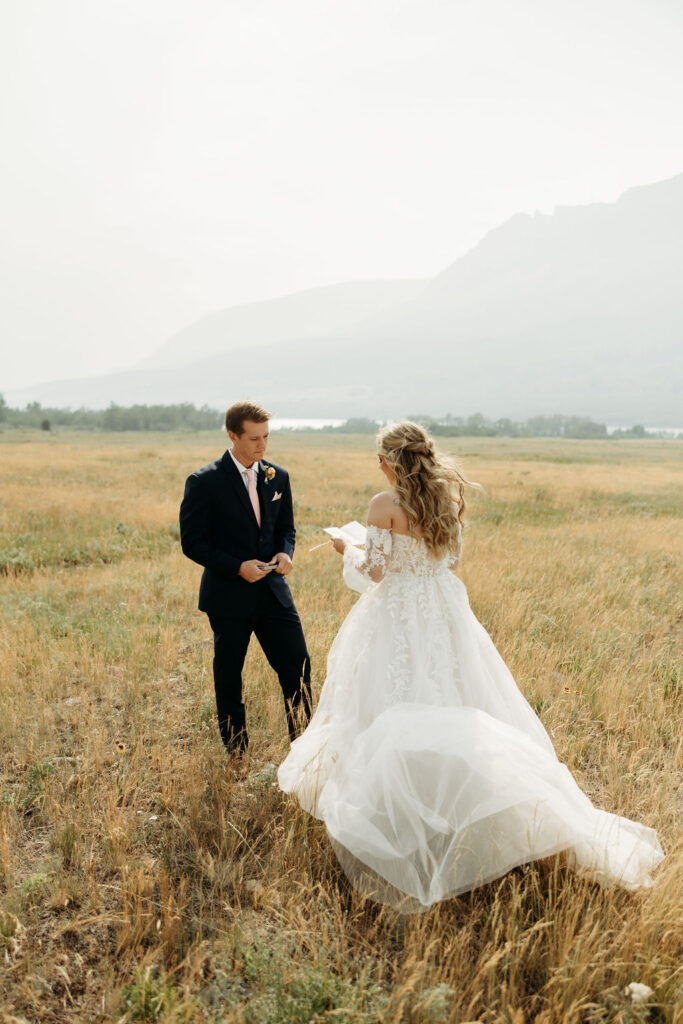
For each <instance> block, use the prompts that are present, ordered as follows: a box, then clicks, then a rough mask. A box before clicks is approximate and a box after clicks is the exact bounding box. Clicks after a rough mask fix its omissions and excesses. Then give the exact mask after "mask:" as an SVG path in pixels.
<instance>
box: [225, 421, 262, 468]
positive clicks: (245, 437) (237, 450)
mask: <svg viewBox="0 0 683 1024" xmlns="http://www.w3.org/2000/svg"><path fill="white" fill-rule="evenodd" d="M269 430H270V425H269V423H268V421H267V420H266V422H265V423H254V421H253V420H244V421H243V423H242V433H241V434H234V433H233V432H232V430H229V431H228V436H229V438H230V440H231V441H232V453H233V455H234V456H235V458H236V459H237V461H238V462H241V463H242V465H244V466H251V464H252V462H258V461H259V459H260V458H262V457H263V455H264V454H265V451H266V446H267V444H268V432H269Z"/></svg>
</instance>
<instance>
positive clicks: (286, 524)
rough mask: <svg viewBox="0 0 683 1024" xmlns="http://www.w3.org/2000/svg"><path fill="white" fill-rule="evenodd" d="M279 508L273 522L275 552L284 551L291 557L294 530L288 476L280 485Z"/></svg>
mask: <svg viewBox="0 0 683 1024" xmlns="http://www.w3.org/2000/svg"><path fill="white" fill-rule="evenodd" d="M278 504H279V506H280V508H279V511H278V516H277V520H276V523H275V531H274V536H273V540H274V543H275V553H276V554H277V552H279V551H284V553H285V554H286V555H289V557H290V558H291V557H292V555H293V554H294V542H295V537H296V530H295V529H294V508H293V506H292V488H291V485H290V482H289V476H287V479H286V481H285V482H284V484H283V485H282V498H281V499H280V501H279V502H278Z"/></svg>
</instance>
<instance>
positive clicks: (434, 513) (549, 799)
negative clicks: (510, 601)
mask: <svg viewBox="0 0 683 1024" xmlns="http://www.w3.org/2000/svg"><path fill="white" fill-rule="evenodd" d="M378 455H379V463H380V468H381V470H382V472H383V473H384V475H385V477H386V478H387V480H388V482H389V485H390V490H387V491H383V492H382V493H381V494H378V495H376V496H375V497H374V498H373V499H372V501H371V502H370V508H369V512H368V527H367V537H366V544H365V551H364V552H363V551H360V550H359V549H358V548H355V547H353V546H351V545H345V544H344V542H343V541H335V542H334V544H335V548H336V550H337V551H339V552H340V553H341V554H343V561H344V569H343V574H344V580H345V582H346V583H347V584H348V585H349V586H350V587H352V588H353V589H354V590H357V591H360V593H361V594H362V597H361V598H360V600H359V601H358V602H357V603H356V604H355V606H354V607H353V608H352V610H351V612H350V613H349V615H348V616H347V618H346V620H345V622H344V623H343V625H342V627H341V629H340V630H339V633H338V634H337V636H336V638H335V640H334V642H333V644H332V647H331V649H330V653H329V657H328V662H327V669H328V672H327V679H326V681H325V685H324V686H323V689H322V692H321V694H320V700H319V703H318V707H317V709H316V712H315V714H314V715H313V718H312V719H311V721H310V724H309V725H308V728H307V729H306V731H305V732H304V733H303V734H302V735H301V736H300V737H299V738H298V739H297V740H295V742H294V743H293V744H292V747H291V750H290V753H289V755H288V756H287V758H286V759H285V761H284V762H283V763H282V764H281V765H280V768H279V770H278V782H279V785H280V788H281V789H282V790H284V791H285V792H287V793H294V794H296V796H297V798H298V800H299V803H300V804H301V806H302V807H303V808H304V809H305V810H307V811H308V812H310V813H311V814H313V815H315V816H316V817H317V818H320V819H321V820H322V821H324V822H325V825H326V827H327V831H328V833H329V836H330V840H331V842H332V845H333V848H334V850H335V852H336V854H337V857H338V858H339V861H340V863H341V865H342V867H343V869H344V871H345V873H346V874H347V876H348V878H349V879H350V880H351V882H353V884H354V885H356V886H357V887H358V888H359V889H360V890H361V891H362V892H365V893H367V894H368V895H370V896H372V897H373V899H375V900H378V901H381V902H384V903H388V904H391V905H394V906H400V907H401V909H402V910H407V911H416V910H423V909H425V908H426V907H429V906H431V905H432V904H433V903H435V902H437V901H438V900H442V899H445V898H447V897H449V896H455V895H456V894H458V893H462V892H466V891H468V890H470V889H473V888H474V887H476V886H478V885H482V884H483V883H485V882H489V881H491V880H492V879H495V878H498V877H500V876H501V875H504V874H505V873H506V872H507V871H509V870H510V869H511V868H513V867H515V866H517V865H520V864H525V863H527V862H529V861H532V860H536V859H539V858H542V857H548V856H550V855H552V854H556V853H559V852H560V851H567V853H568V856H569V860H570V863H571V864H572V865H573V866H574V867H575V868H576V869H580V870H582V871H585V872H587V873H589V874H590V876H591V877H593V878H595V879H596V880H598V881H600V882H602V883H603V884H609V883H611V882H616V883H618V884H620V885H622V886H623V887H625V888H627V889H635V888H637V887H639V886H641V885H650V884H651V878H650V872H651V871H652V870H653V869H654V868H655V867H656V866H657V865H658V864H659V863H660V861H661V860H662V859H663V856H664V855H663V853H662V849H661V846H660V844H659V840H658V838H657V834H656V832H655V831H654V830H653V829H651V828H647V827H645V826H643V825H639V824H637V823H635V822H632V821H629V820H628V819H627V818H621V817H618V816H617V815H614V814H610V813H608V812H607V811H601V810H598V809H596V808H595V807H594V806H593V805H592V803H591V802H590V800H589V799H588V797H586V796H585V795H584V793H583V792H582V791H581V790H580V789H579V787H578V785H577V784H576V782H575V781H574V779H573V777H572V775H571V774H570V772H569V770H568V768H567V767H566V766H565V765H563V764H561V763H560V761H558V759H557V756H556V754H555V751H554V750H553V746H552V743H551V741H550V738H549V736H548V734H547V732H546V731H545V729H544V727H543V725H542V724H541V722H540V720H539V719H538V718H537V717H536V715H535V714H534V712H533V711H532V709H531V707H530V706H529V704H528V703H527V702H526V700H525V699H524V697H523V696H522V694H521V692H520V691H519V689H518V688H517V685H516V683H515V681H514V679H513V678H512V675H511V674H510V672H509V670H508V669H507V667H506V665H505V663H504V662H503V660H502V658H501V657H500V655H499V654H498V652H497V650H496V648H495V647H494V645H493V642H492V641H491V638H490V637H489V635H488V633H487V632H486V631H485V629H484V628H483V626H482V625H481V624H480V623H479V622H478V620H477V619H476V618H475V616H474V614H473V612H472V610H471V608H470V606H469V602H468V599H467V592H466V590H465V587H464V585H463V583H462V582H461V581H460V580H459V579H458V578H457V577H456V576H455V575H453V572H452V570H454V569H455V568H457V565H458V562H459V559H460V553H461V534H462V522H463V513H464V508H465V502H464V487H465V484H466V483H467V481H466V480H465V478H464V477H463V476H462V475H461V473H460V472H459V471H458V470H457V468H456V467H455V466H454V465H452V464H451V463H450V462H449V461H448V460H447V459H446V458H445V457H443V456H442V455H440V454H439V453H438V452H437V451H436V450H435V448H434V443H433V441H432V440H431V438H430V437H429V435H428V434H427V433H426V432H425V431H424V430H423V429H422V428H421V427H420V426H417V425H416V424H414V423H410V422H403V423H399V424H395V425H393V426H389V427H387V428H386V429H384V430H383V431H382V432H381V433H380V435H379V442H378Z"/></svg>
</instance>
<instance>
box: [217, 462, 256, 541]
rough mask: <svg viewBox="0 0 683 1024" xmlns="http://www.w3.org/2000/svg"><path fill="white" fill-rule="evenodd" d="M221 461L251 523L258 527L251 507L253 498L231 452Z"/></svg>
mask: <svg viewBox="0 0 683 1024" xmlns="http://www.w3.org/2000/svg"><path fill="white" fill-rule="evenodd" d="M221 461H222V463H223V469H224V470H225V472H226V474H227V476H228V479H229V480H230V481H231V483H232V485H233V488H234V490H235V493H236V495H237V498H238V499H239V501H240V502H241V503H242V505H243V507H244V511H245V512H246V513H247V515H248V516H249V518H250V520H251V522H252V523H253V524H254V526H256V525H257V523H256V516H255V515H254V509H253V508H252V505H251V498H250V497H249V492H248V491H247V488H246V487H245V486H244V477H243V476H242V475H241V473H240V472H239V470H238V469H237V466H236V465H235V463H234V462H233V460H232V455H231V454H230V452H229V451H227V452H226V453H225V455H224V456H223V458H222V460H221ZM258 476H260V474H257V477H258ZM257 490H258V484H257ZM259 500H260V499H259ZM261 522H263V506H261Z"/></svg>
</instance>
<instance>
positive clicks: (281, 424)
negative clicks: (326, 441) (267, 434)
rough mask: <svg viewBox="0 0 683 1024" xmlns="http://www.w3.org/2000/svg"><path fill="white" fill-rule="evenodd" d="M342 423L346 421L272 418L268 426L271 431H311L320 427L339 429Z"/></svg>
mask: <svg viewBox="0 0 683 1024" xmlns="http://www.w3.org/2000/svg"><path fill="white" fill-rule="evenodd" d="M342 423H346V420H345V419H343V420H319V419H308V420H305V419H303V420H296V419H286V418H285V419H278V418H275V417H274V418H273V419H272V420H271V421H270V426H271V428H272V429H273V430H283V429H285V430H287V429H289V430H301V429H302V428H309V429H313V430H321V429H322V427H340V426H341V425H342Z"/></svg>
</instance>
